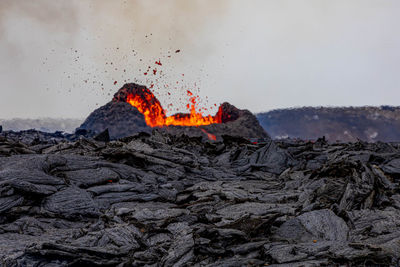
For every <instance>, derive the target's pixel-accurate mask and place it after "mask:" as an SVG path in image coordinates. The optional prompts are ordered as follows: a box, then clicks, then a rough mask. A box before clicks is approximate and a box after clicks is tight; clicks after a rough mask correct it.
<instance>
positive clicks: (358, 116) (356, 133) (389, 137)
mask: <svg viewBox="0 0 400 267" xmlns="http://www.w3.org/2000/svg"><path fill="white" fill-rule="evenodd" d="M257 119H258V120H259V122H260V124H261V126H262V127H263V128H264V129H265V130H266V131H267V132H268V133H269V134H270V135H271V137H272V138H273V139H280V138H300V139H303V140H316V139H318V138H319V137H322V136H325V137H326V139H327V140H328V141H331V142H336V141H337V140H340V141H343V142H354V141H357V139H361V140H363V141H368V142H376V141H382V142H399V141H400V107H390V106H381V107H368V106H367V107H338V108H329V107H318V108H312V107H304V108H293V109H279V110H273V111H269V112H265V113H259V114H257Z"/></svg>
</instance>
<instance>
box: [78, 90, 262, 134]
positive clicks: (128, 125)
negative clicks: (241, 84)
mask: <svg viewBox="0 0 400 267" xmlns="http://www.w3.org/2000/svg"><path fill="white" fill-rule="evenodd" d="M187 94H188V96H189V104H188V105H187V107H188V109H189V111H190V112H189V113H177V114H174V115H172V116H167V115H166V110H165V109H164V108H163V107H162V106H161V103H160V101H159V100H158V99H157V98H156V96H155V95H154V94H153V93H152V92H151V91H150V90H149V89H148V88H147V87H146V86H143V85H139V84H135V83H128V84H125V85H124V86H123V87H122V88H121V89H119V90H118V92H117V93H115V95H114V98H113V99H112V101H111V102H109V103H108V104H106V105H104V106H102V107H100V108H98V109H97V110H95V111H93V112H92V113H91V114H90V115H89V117H88V118H87V119H86V120H85V122H84V123H83V124H82V125H81V126H80V127H79V129H86V130H90V131H93V132H97V133H100V132H102V131H104V130H105V129H108V130H109V133H110V136H111V138H112V139H117V138H122V137H126V136H129V135H133V134H135V133H138V132H151V131H152V129H153V128H156V129H158V130H160V131H166V132H169V133H171V134H186V135H188V136H201V137H205V138H207V139H209V140H217V139H219V140H220V139H221V138H222V135H225V134H229V135H233V136H241V137H245V138H269V136H268V134H267V133H266V132H265V131H264V129H263V128H262V127H261V126H260V124H259V123H258V120H257V118H256V117H255V116H254V115H253V114H252V113H251V112H250V111H248V110H240V109H238V108H236V107H234V106H233V105H231V104H229V103H223V104H221V105H220V106H219V108H218V112H217V113H216V115H214V116H211V115H207V116H204V115H203V114H202V112H201V108H199V107H198V104H197V102H198V101H197V97H196V96H194V95H193V94H192V93H191V92H190V91H187Z"/></svg>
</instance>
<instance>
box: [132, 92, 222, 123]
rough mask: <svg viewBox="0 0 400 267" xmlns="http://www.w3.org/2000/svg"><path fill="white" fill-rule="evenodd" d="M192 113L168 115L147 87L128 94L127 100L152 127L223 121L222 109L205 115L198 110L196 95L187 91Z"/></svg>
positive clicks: (188, 105)
mask: <svg viewBox="0 0 400 267" xmlns="http://www.w3.org/2000/svg"><path fill="white" fill-rule="evenodd" d="M187 94H188V96H189V97H190V99H189V104H187V107H188V108H189V109H190V113H178V114H174V115H172V116H166V112H165V110H164V109H163V107H162V106H161V103H160V101H158V99H157V98H156V97H155V95H154V94H153V93H152V92H151V91H150V90H149V89H147V88H145V87H142V88H137V89H136V90H135V91H134V92H131V93H128V94H127V95H126V102H127V103H129V104H131V105H132V106H134V107H135V108H137V109H138V110H139V112H140V113H142V114H143V115H144V118H145V121H146V124H147V125H148V126H150V127H163V126H202V125H210V124H214V123H222V110H221V109H219V110H218V112H217V114H216V115H215V116H211V115H208V116H203V114H202V112H200V111H197V110H196V97H195V96H193V94H192V93H191V92H190V91H187Z"/></svg>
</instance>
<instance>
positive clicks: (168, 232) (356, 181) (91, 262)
mask: <svg viewBox="0 0 400 267" xmlns="http://www.w3.org/2000/svg"><path fill="white" fill-rule="evenodd" d="M21 136H22V137H23V139H24V140H28V142H27V143H22V142H20V141H18V140H19V137H21ZM38 136H39V138H37V139H36V141H35V142H32V140H35V138H36V137H38ZM11 137H12V138H10V139H9V138H6V137H4V136H3V137H1V139H0V148H1V149H2V150H0V151H2V152H1V154H0V155H1V157H0V265H1V266H82V265H88V266H216V265H218V266H263V265H268V266H321V265H325V266H341V265H349V266H375V265H380V266H396V265H398V262H399V260H400V258H399V255H400V245H399V244H400V216H399V210H400V195H399V192H400V190H399V189H400V180H399V169H400V164H399V161H398V160H397V159H398V154H399V152H400V145H399V144H396V143H391V144H386V143H375V144H368V143H365V142H358V143H353V144H346V143H340V144H329V143H327V142H326V140H322V139H321V140H319V141H317V142H315V143H312V142H305V141H299V140H298V141H296V140H287V141H279V142H275V141H270V140H265V141H263V142H258V143H252V142H250V141H249V140H247V139H245V138H238V137H231V136H226V135H225V136H223V139H222V140H221V141H216V142H208V141H204V140H202V138H197V137H189V136H186V135H178V136H176V135H169V134H167V133H166V132H165V131H154V132H153V133H152V134H148V133H138V134H136V135H133V136H130V137H126V138H123V139H120V140H118V141H110V142H102V141H96V140H94V139H91V138H89V137H84V136H80V137H78V136H76V135H74V136H73V141H68V140H67V138H59V139H57V138H55V139H52V138H54V137H52V135H41V134H40V133H38V132H35V131H24V132H23V133H20V134H19V133H16V132H14V133H13V134H12V135H11ZM39 148H40V149H39Z"/></svg>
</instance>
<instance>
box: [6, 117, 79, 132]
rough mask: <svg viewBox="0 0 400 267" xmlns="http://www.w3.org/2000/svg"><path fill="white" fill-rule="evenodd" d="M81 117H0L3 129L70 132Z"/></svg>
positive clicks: (77, 124)
mask: <svg viewBox="0 0 400 267" xmlns="http://www.w3.org/2000/svg"><path fill="white" fill-rule="evenodd" d="M82 121H83V119H62V118H39V119H21V118H16V119H0V125H2V126H3V130H5V131H23V130H29V129H36V130H39V131H42V132H56V131H62V132H66V133H72V132H74V131H75V129H76V128H77V127H78V126H79V125H80V124H81V123H82Z"/></svg>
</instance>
